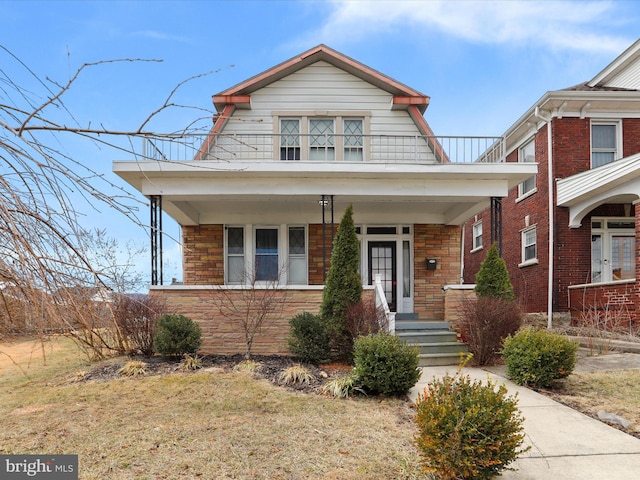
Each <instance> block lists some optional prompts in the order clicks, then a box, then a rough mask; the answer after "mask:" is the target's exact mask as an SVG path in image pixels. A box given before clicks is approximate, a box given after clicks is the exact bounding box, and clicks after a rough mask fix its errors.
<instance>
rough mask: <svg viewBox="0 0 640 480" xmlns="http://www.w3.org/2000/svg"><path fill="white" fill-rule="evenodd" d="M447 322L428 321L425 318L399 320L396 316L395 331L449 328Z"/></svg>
mask: <svg viewBox="0 0 640 480" xmlns="http://www.w3.org/2000/svg"><path fill="white" fill-rule="evenodd" d="M450 329H451V325H449V322H435V321H433V322H430V321H426V320H401V321H398V318H397V317H396V332H397V331H407V330H450Z"/></svg>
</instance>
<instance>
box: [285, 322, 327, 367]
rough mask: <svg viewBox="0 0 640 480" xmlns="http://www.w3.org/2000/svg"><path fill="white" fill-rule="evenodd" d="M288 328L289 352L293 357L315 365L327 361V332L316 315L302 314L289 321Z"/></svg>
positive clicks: (324, 324) (324, 325) (325, 326)
mask: <svg viewBox="0 0 640 480" xmlns="http://www.w3.org/2000/svg"><path fill="white" fill-rule="evenodd" d="M289 326H290V327H291V328H290V331H289V351H290V352H291V353H292V354H293V355H295V356H296V357H298V358H299V359H300V360H301V361H303V362H306V363H314V364H316V365H317V364H319V363H322V362H326V361H327V360H328V359H329V356H330V353H331V347H330V346H329V331H328V330H327V325H326V323H325V322H324V321H323V320H322V319H321V318H320V317H319V316H318V315H313V314H312V313H309V312H303V313H301V314H299V315H296V316H295V317H293V318H292V319H291V320H289Z"/></svg>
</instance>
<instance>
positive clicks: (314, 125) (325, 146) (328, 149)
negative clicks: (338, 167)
mask: <svg viewBox="0 0 640 480" xmlns="http://www.w3.org/2000/svg"><path fill="white" fill-rule="evenodd" d="M333 134H334V126H333V119H331V118H312V119H310V120H309V159H310V160H333V159H334V158H335V152H334V146H333V143H334V135H333Z"/></svg>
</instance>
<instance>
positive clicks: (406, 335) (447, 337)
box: [396, 330, 458, 343]
mask: <svg viewBox="0 0 640 480" xmlns="http://www.w3.org/2000/svg"><path fill="white" fill-rule="evenodd" d="M396 336H398V337H399V338H400V339H401V340H404V341H405V342H407V343H442V342H455V341H456V340H457V339H458V336H457V334H456V332H452V331H450V330H422V331H409V332H398V331H396Z"/></svg>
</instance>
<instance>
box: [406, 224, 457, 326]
mask: <svg viewBox="0 0 640 480" xmlns="http://www.w3.org/2000/svg"><path fill="white" fill-rule="evenodd" d="M413 228H414V234H413V238H414V240H413V254H414V273H415V275H414V276H415V285H414V307H415V308H414V310H415V312H416V313H418V314H419V316H420V317H421V318H424V319H428V320H443V319H444V291H443V290H442V288H443V287H444V286H445V285H451V284H459V283H460V227H457V226H449V225H414V226H413ZM427 258H435V259H436V260H437V267H436V269H435V270H427V268H426V263H425V260H426V259H427Z"/></svg>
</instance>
